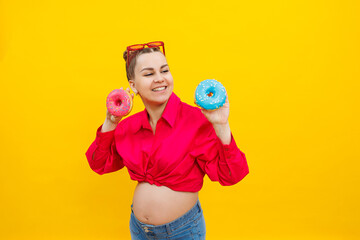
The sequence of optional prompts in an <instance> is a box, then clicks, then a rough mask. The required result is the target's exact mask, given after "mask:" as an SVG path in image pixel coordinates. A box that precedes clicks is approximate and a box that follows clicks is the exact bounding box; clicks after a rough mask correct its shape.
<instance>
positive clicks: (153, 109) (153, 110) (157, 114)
mask: <svg viewBox="0 0 360 240" xmlns="http://www.w3.org/2000/svg"><path fill="white" fill-rule="evenodd" d="M166 104H167V101H166V102H165V103H163V104H161V105H152V104H149V103H144V105H145V108H146V111H147V112H148V114H149V122H150V126H151V127H152V129H153V131H154V133H155V129H156V124H157V122H158V121H159V119H160V118H161V116H162V114H163V112H164V110H165V107H166Z"/></svg>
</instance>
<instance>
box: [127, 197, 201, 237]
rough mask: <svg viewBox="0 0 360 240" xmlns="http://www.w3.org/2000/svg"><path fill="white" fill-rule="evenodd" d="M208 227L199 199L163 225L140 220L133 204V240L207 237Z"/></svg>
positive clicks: (131, 227)
mask: <svg viewBox="0 0 360 240" xmlns="http://www.w3.org/2000/svg"><path fill="white" fill-rule="evenodd" d="M205 233H206V227H205V219H204V214H203V210H202V208H201V205H200V202H199V200H198V201H197V203H196V204H195V205H194V207H192V208H191V209H190V210H189V211H188V212H187V213H185V214H184V215H182V216H181V217H179V218H177V219H175V220H174V221H172V222H169V223H166V224H163V225H150V224H145V223H142V222H140V221H139V220H138V219H137V218H136V217H135V215H134V212H133V211H132V205H131V217H130V234H131V239H132V240H143V239H158V240H160V239H173V240H175V239H201V240H202V239H205Z"/></svg>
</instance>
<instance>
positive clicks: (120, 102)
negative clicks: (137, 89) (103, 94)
mask: <svg viewBox="0 0 360 240" xmlns="http://www.w3.org/2000/svg"><path fill="white" fill-rule="evenodd" d="M131 101H132V99H131V96H130V94H128V93H127V92H126V91H125V90H122V89H115V90H113V91H111V92H110V93H109V95H108V97H107V99H106V107H107V109H108V111H109V112H110V113H111V114H112V115H114V116H125V115H127V114H128V113H129V112H130V111H131V104H132V102H131Z"/></svg>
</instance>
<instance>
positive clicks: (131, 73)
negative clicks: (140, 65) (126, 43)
mask: <svg viewBox="0 0 360 240" xmlns="http://www.w3.org/2000/svg"><path fill="white" fill-rule="evenodd" d="M151 52H161V51H160V48H158V47H156V48H144V49H141V50H137V51H134V52H131V54H130V63H129V67H127V62H126V60H127V51H125V52H124V55H123V57H124V60H125V68H126V77H127V79H128V81H129V80H130V79H133V78H134V76H135V66H136V61H137V59H138V57H139V56H140V55H141V54H144V53H151ZM133 55H135V56H133Z"/></svg>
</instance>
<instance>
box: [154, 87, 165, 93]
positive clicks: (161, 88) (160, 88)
mask: <svg viewBox="0 0 360 240" xmlns="http://www.w3.org/2000/svg"><path fill="white" fill-rule="evenodd" d="M164 89H165V87H158V88H154V89H153V91H155V92H156V91H162V90H164Z"/></svg>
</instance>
